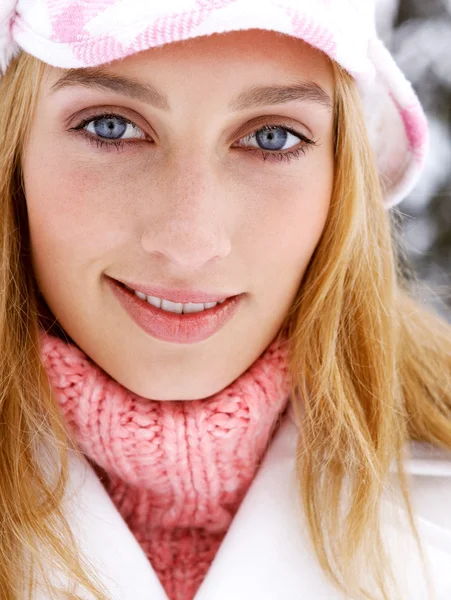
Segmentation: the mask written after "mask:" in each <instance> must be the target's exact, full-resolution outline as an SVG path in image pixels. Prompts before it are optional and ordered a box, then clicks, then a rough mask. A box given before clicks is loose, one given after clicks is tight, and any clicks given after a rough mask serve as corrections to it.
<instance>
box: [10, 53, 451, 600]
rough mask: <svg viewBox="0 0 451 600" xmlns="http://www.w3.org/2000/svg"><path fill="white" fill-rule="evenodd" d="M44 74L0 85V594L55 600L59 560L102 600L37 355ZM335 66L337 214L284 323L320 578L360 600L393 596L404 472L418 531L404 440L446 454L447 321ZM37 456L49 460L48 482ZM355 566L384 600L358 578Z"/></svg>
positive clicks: (32, 65)
mask: <svg viewBox="0 0 451 600" xmlns="http://www.w3.org/2000/svg"><path fill="white" fill-rule="evenodd" d="M44 68H45V67H44V65H43V64H42V63H41V62H40V61H38V60H37V59H35V58H33V57H31V56H29V55H27V54H25V53H22V54H21V55H20V56H19V57H18V58H17V59H16V60H15V61H14V62H13V64H11V65H10V67H9V69H8V71H7V73H6V76H5V77H4V78H3V79H2V80H1V81H0V211H1V214H2V215H3V218H2V220H1V226H0V227H1V229H0V243H1V245H2V252H3V253H2V262H1V267H0V286H1V290H2V294H1V296H0V352H1V354H2V361H1V366H0V369H1V372H0V381H1V382H2V384H1V388H0V412H1V419H2V423H3V425H2V436H1V439H0V477H1V486H0V502H1V508H2V510H1V513H0V514H1V517H0V518H1V520H2V522H1V531H2V535H1V536H0V590H1V597H2V599H4V600H19V599H20V600H22V598H23V597H24V588H25V584H24V582H27V583H28V586H27V590H28V596H27V597H28V598H32V590H33V587H34V586H36V585H37V581H40V582H43V583H42V585H45V586H47V589H48V592H49V593H50V590H51V587H52V585H53V584H52V582H51V581H50V580H49V579H48V576H47V570H48V569H49V564H52V566H53V568H56V569H59V570H60V571H61V572H62V573H65V574H66V575H67V578H68V581H71V582H73V583H74V590H72V591H70V592H68V591H66V590H65V596H66V597H68V598H78V597H79V596H78V595H77V592H76V590H75V585H78V586H81V587H82V588H84V589H85V590H88V591H89V592H90V593H91V594H92V597H93V598H96V599H97V600H104V599H106V598H108V595H107V593H106V591H105V590H102V589H101V584H100V582H99V581H98V580H97V576H96V574H95V571H94V570H93V569H92V567H91V566H90V565H89V564H88V562H87V560H86V559H85V558H84V557H83V556H82V554H81V552H80V551H78V552H77V551H76V549H77V546H76V543H75V539H74V536H73V534H72V532H71V529H70V526H69V523H68V522H67V520H66V515H65V514H64V510H63V508H62V499H63V496H64V493H65V490H66V487H67V483H68V481H69V462H68V450H67V449H68V448H69V447H71V441H70V437H69V434H68V431H67V429H66V426H65V423H64V421H63V418H62V416H61V413H60V411H59V407H58V405H57V403H56V401H55V399H54V397H53V394H52V389H51V387H50V385H49V382H48V380H47V376H46V373H45V371H44V368H43V366H42V363H41V358H40V352H39V344H38V338H39V309H38V300H37V294H38V290H37V285H36V281H35V279H34V276H33V272H32V266H31V259H30V247H29V246H30V244H29V235H28V226H27V215H26V203H25V197H24V193H23V185H22V179H21V177H22V175H21V162H20V161H21V153H22V148H23V144H24V141H25V140H26V136H27V132H28V130H29V125H30V121H31V118H32V115H33V110H34V105H35V101H36V95H37V91H38V89H39V85H40V81H41V78H42V75H43V71H44ZM334 71H335V75H336V98H337V99H336V106H335V122H336V179H335V186H334V192H333V197H332V201H331V207H330V211H329V215H328V218H327V222H326V225H325V228H324V231H323V233H322V236H321V239H320V241H319V243H318V246H317V248H316V250H315V252H314V255H313V256H312V259H311V262H310V264H309V267H308V269H307V271H306V273H305V275H304V278H303V282H302V285H301V286H300V290H299V294H298V297H297V299H296V301H295V303H294V305H293V307H292V310H291V311H290V313H289V314H288V315H287V318H286V320H285V322H284V325H283V328H282V331H283V333H284V334H285V335H286V336H287V337H288V338H289V340H290V348H291V353H290V365H291V370H292V374H293V381H294V390H293V396H292V397H293V406H294V409H295V414H296V416H297V419H298V421H299V428H300V431H301V435H302V439H300V441H299V448H298V456H297V460H296V465H297V473H298V476H299V482H300V495H301V502H302V505H303V507H304V509H305V510H304V512H305V515H306V519H307V524H308V528H309V531H310V537H311V541H312V544H313V547H314V549H315V551H316V555H317V557H318V560H319V563H320V565H321V567H322V568H323V570H324V572H325V573H326V574H327V575H328V577H329V578H330V579H331V580H332V581H333V582H334V583H335V585H336V586H337V587H339V588H341V589H342V590H344V591H345V592H346V593H348V594H349V595H350V597H352V598H354V597H355V598H368V599H373V598H374V599H376V598H379V597H382V598H383V599H384V600H393V596H392V595H390V596H389V594H391V592H389V587H388V584H387V581H389V580H390V579H391V578H393V574H392V573H391V571H390V566H389V560H388V556H387V555H386V552H385V549H384V547H383V543H382V539H381V533H380V522H379V521H380V519H379V506H380V500H381V495H382V491H383V488H384V482H385V481H386V479H387V476H388V473H389V467H390V466H391V464H392V462H393V461H396V464H397V468H398V473H399V477H400V481H401V487H402V491H403V496H404V499H405V502H406V505H407V507H408V510H409V514H410V517H411V525H412V527H414V523H413V515H412V511H411V509H410V504H409V497H408V491H407V490H408V488H407V484H406V478H405V476H404V474H403V470H402V453H403V449H404V447H405V444H406V442H407V441H408V440H409V439H415V440H422V441H426V442H431V443H432V444H434V445H436V446H439V447H442V448H448V449H451V419H450V416H451V387H450V376H449V373H450V372H451V335H450V334H451V326H450V325H449V324H447V323H446V322H445V321H444V320H443V319H441V318H440V317H439V316H437V315H434V314H433V313H432V312H430V311H428V310H427V309H426V308H424V307H422V306H420V304H418V303H416V302H415V301H414V300H413V299H412V298H411V297H410V295H409V291H408V286H407V283H406V281H405V280H404V279H403V276H402V274H401V272H400V267H399V266H398V256H397V253H398V252H399V249H398V248H397V247H396V244H397V236H396V231H395V228H394V226H393V225H392V223H391V221H390V215H389V214H388V212H387V211H386V210H385V209H384V207H383V201H382V193H381V187H380V182H379V176H378V173H377V170H376V166H375V163H374V158H373V156H372V153H371V150H370V147H369V142H368V138H367V133H366V127H365V120H364V116H363V114H362V108H361V104H360V99H359V96H358V93H357V91H356V88H355V85H354V82H353V80H352V78H351V77H350V76H349V75H347V74H346V72H344V71H343V70H342V69H340V68H339V67H338V66H337V65H334ZM43 447H49V448H52V449H53V452H54V453H55V454H56V460H53V462H52V461H50V460H48V461H47V466H46V471H45V472H44V468H43V462H45V461H41V458H42V448H43ZM49 465H54V466H53V474H52V475H53V484H51V483H50V481H49V477H48V469H49V468H50V466H49ZM345 480H346V485H347V486H349V488H348V490H349V493H348V495H347V496H346V498H345V499H344V498H343V490H344V481H345ZM362 482H364V485H362ZM343 502H344V503H345V508H346V510H345V511H344V513H342V506H343ZM343 514H344V517H343V516H342V515H343ZM416 539H417V541H418V542H419V538H418V536H417V538H416ZM362 556H364V558H365V560H366V569H367V571H370V572H371V573H372V576H373V582H374V586H376V588H377V590H378V591H379V593H380V594H381V596H376V595H375V594H374V593H373V592H372V591H370V590H368V589H366V588H365V586H364V585H363V584H362V582H361V580H360V572H361V569H360V568H358V562H359V560H360V559H359V557H362ZM49 561H50V562H49ZM37 574H38V575H39V578H38V579H36V578H35V575H37Z"/></svg>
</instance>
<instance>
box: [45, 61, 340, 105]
mask: <svg viewBox="0 0 451 600" xmlns="http://www.w3.org/2000/svg"><path fill="white" fill-rule="evenodd" d="M76 85H80V86H83V87H87V88H94V89H98V90H107V91H112V92H115V93H117V94H120V95H121V96H128V97H130V98H134V99H135V100H139V101H141V102H145V103H147V104H150V105H152V106H154V107H155V108H158V109H161V110H166V111H167V110H170V106H169V101H168V99H167V97H166V96H165V95H164V94H162V93H161V92H159V91H158V90H157V89H156V88H155V87H154V86H153V85H151V84H148V83H143V82H142V81H138V80H137V79H133V78H130V77H123V76H122V75H114V74H112V73H109V72H107V71H105V70H103V69H102V68H98V67H96V68H93V67H88V68H82V69H70V70H69V71H67V72H66V73H65V74H64V75H63V76H62V77H61V78H60V79H58V81H57V82H56V83H54V84H53V85H52V87H51V88H50V89H51V92H52V93H53V92H56V91H58V90H61V89H63V88H68V87H72V86H76ZM296 101H301V102H313V103H317V104H320V105H322V106H324V107H325V108H327V109H328V110H329V111H332V99H331V98H330V96H329V94H327V92H325V91H324V90H323V88H322V87H321V86H320V85H319V84H318V83H316V82H315V81H311V80H306V81H300V82H299V83H295V84H294V85H288V86H283V85H277V86H252V87H250V88H249V89H247V90H245V91H244V92H242V93H241V94H239V96H238V97H237V98H235V99H234V100H232V101H231V102H230V103H229V106H228V108H229V110H231V111H240V110H247V109H250V108H259V107H261V106H266V105H270V104H286V103H289V102H296Z"/></svg>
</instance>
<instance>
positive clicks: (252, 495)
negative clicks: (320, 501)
mask: <svg viewBox="0 0 451 600" xmlns="http://www.w3.org/2000/svg"><path fill="white" fill-rule="evenodd" d="M297 437H298V432H297V427H296V425H295V422H294V418H293V414H292V412H291V410H290V411H289V412H288V414H287V417H286V419H285V420H284V422H283V423H282V425H281V426H280V428H279V430H278V431H277V433H276V435H275V437H274V439H273V441H272V442H271V445H270V447H269V448H268V451H267V453H266V454H265V457H264V460H263V463H262V465H261V467H260V469H259V471H258V472H257V475H256V477H255V478H254V480H253V482H252V484H251V486H250V488H249V490H248V492H247V494H246V496H245V498H244V500H243V502H242V503H241V505H240V508H239V510H238V512H237V514H236V516H235V518H234V519H233V521H232V523H231V526H230V528H229V530H228V532H227V534H226V536H225V538H224V540H223V543H222V544H221V546H220V548H219V550H218V553H217V555H216V556H215V559H214V561H213V563H212V565H211V567H210V569H209V571H208V573H207V575H206V577H205V579H204V581H203V582H202V585H201V586H200V588H199V590H198V592H197V594H196V596H195V600H344V598H345V596H343V595H342V594H341V593H340V592H338V591H337V590H336V589H335V588H334V587H333V586H332V585H331V584H330V583H329V582H328V581H327V580H326V578H325V576H324V575H323V573H322V571H321V569H320V567H319V566H318V564H317V562H316V559H315V557H314V555H313V552H312V550H311V547H310V545H309V543H308V537H307V534H306V531H305V529H304V528H303V527H302V525H301V521H300V501H299V499H298V492H297V490H296V486H297V484H296V480H295V471H294V456H295V447H296V441H297ZM70 465H71V467H70V469H71V470H70V486H69V488H68V493H67V495H66V498H65V510H66V511H67V512H66V514H67V515H68V517H69V522H70V523H71V526H72V528H73V532H74V534H75V536H76V539H77V541H78V542H79V543H80V546H81V548H82V550H83V551H84V552H85V554H86V555H87V557H88V558H89V560H90V561H91V563H92V564H93V565H95V566H96V568H97V573H98V575H99V577H100V578H101V581H102V582H103V583H104V584H105V586H106V588H107V589H108V591H109V593H110V596H111V598H112V599H113V600H168V597H167V595H166V594H165V591H164V589H163V587H162V586H161V584H160V582H159V580H158V577H157V575H156V572H155V571H154V569H153V568H152V566H151V564H150V562H149V561H148V559H147V557H146V555H145V554H144V552H143V551H142V549H141V547H140V545H139V544H138V542H137V541H136V539H135V538H134V536H133V534H132V533H131V531H130V530H129V529H128V527H127V525H126V523H125V521H124V520H123V519H122V517H121V515H120V513H119V512H118V510H117V509H116V508H115V506H114V504H113V503H112V501H111V499H110V497H109V496H108V494H107V492H106V491H105V490H104V488H103V486H102V484H101V482H100V480H99V479H98V477H97V475H96V474H95V472H94V470H93V469H92V468H91V467H90V465H88V464H87V463H86V461H85V460H83V459H82V458H81V457H80V456H78V455H77V454H76V453H74V452H73V451H71V458H70ZM406 470H407V472H408V473H410V474H411V476H412V493H413V502H414V507H415V514H416V516H417V519H418V521H417V526H418V529H419V533H420V537H421V540H422V543H423V547H424V549H425V552H426V555H427V557H428V559H429V561H430V567H431V574H432V580H433V583H434V586H435V589H436V596H431V595H429V594H428V592H427V588H426V584H425V581H424V578H423V575H422V571H421V568H420V564H419V562H418V559H417V558H416V554H415V553H414V552H412V548H414V542H413V538H412V537H411V535H410V534H409V532H408V530H407V529H405V528H404V527H403V526H402V517H403V515H405V514H406V512H405V510H404V509H403V508H400V507H399V506H398V505H397V504H396V502H394V501H392V500H388V499H387V500H386V501H385V504H386V507H387V508H388V509H394V512H393V511H391V510H386V511H385V513H386V516H385V517H384V519H383V522H382V523H383V524H382V527H383V532H384V539H385V540H386V541H387V543H388V544H389V546H390V548H391V549H392V558H393V561H394V564H395V565H396V573H397V574H398V577H399V580H400V581H401V582H402V589H403V592H404V591H405V595H404V596H403V599H404V598H405V600H430V599H432V598H435V599H436V600H451V454H446V453H443V452H438V451H432V452H431V451H430V450H428V448H427V447H426V446H425V445H423V444H418V443H413V444H412V454H411V457H410V458H409V459H407V460H406ZM40 594H41V593H38V594H37V596H36V600H45V598H44V596H42V595H40ZM86 598H88V597H87V596H86ZM89 600H91V598H89Z"/></svg>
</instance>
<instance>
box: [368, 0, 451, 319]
mask: <svg viewBox="0 0 451 600" xmlns="http://www.w3.org/2000/svg"><path fill="white" fill-rule="evenodd" d="M362 1H364V0H362ZM377 1H378V4H379V6H378V27H379V32H380V34H381V37H382V38H383V39H384V41H385V43H386V45H387V46H388V48H389V49H390V50H391V51H392V53H393V55H394V57H395V59H396V61H397V63H398V65H399V66H400V67H401V69H402V70H403V71H404V73H405V74H406V75H407V77H408V79H409V80H410V81H411V82H412V84H413V86H414V88H415V90H416V91H417V93H418V95H419V97H420V100H421V102H422V103H423V106H424V107H425V109H426V112H427V115H428V118H429V122H430V127H431V150H430V156H429V159H428V163H427V166H426V170H425V173H424V175H423V176H422V179H421V180H420V182H419V184H418V185H417V187H416V189H415V190H414V191H413V192H412V194H411V195H410V196H409V197H408V198H406V199H405V200H403V202H402V203H401V204H400V205H399V207H398V208H399V210H400V211H401V213H402V216H401V223H402V231H403V238H404V240H405V244H406V247H407V251H408V256H409V259H410V260H411V262H412V263H413V266H414V270H415V274H416V276H417V277H418V279H419V288H418V294H419V295H420V297H421V298H422V299H423V301H424V302H426V303H428V304H431V305H432V306H434V308H435V309H436V310H437V311H438V312H440V313H441V314H443V315H444V316H445V317H446V318H447V319H448V320H449V321H451V0H377ZM394 218H396V217H394ZM396 220H397V221H398V222H399V219H398V218H396Z"/></svg>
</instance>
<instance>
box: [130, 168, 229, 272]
mask: <svg viewBox="0 0 451 600" xmlns="http://www.w3.org/2000/svg"><path fill="white" fill-rule="evenodd" d="M193 163H194V164H193ZM151 202H152V207H154V209H153V210H152V211H151V214H150V217H149V219H148V223H147V226H146V227H145V230H144V231H143V235H142V241H141V243H142V246H143V248H144V250H145V251H146V252H149V253H151V254H155V255H159V256H164V257H165V258H166V260H167V261H169V262H170V263H171V264H173V265H174V266H176V267H179V268H183V269H184V270H196V269H199V268H201V267H202V266H203V265H205V264H206V263H208V262H210V261H212V260H215V259H220V258H225V257H226V256H228V254H229V253H230V251H231V239H230V234H229V232H228V227H227V221H228V218H227V217H228V215H227V205H226V202H225V199H224V193H223V190H222V187H221V185H220V184H219V183H218V181H217V179H216V178H215V176H214V174H213V173H212V169H211V167H209V166H208V165H207V164H205V163H204V162H202V164H201V163H200V161H198V162H196V161H195V160H193V159H192V158H190V159H189V160H188V161H179V162H178V164H174V165H173V166H172V167H171V168H170V170H169V169H168V170H167V171H166V173H165V176H164V179H163V182H162V183H161V184H157V185H156V186H154V187H153V189H152V198H151Z"/></svg>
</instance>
